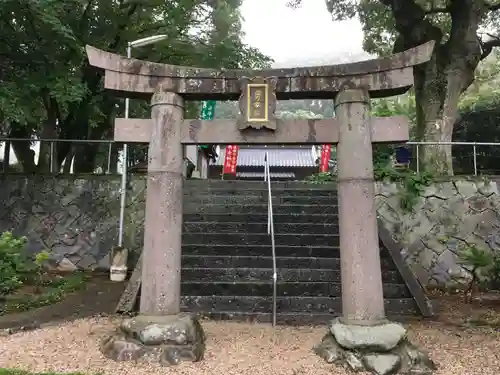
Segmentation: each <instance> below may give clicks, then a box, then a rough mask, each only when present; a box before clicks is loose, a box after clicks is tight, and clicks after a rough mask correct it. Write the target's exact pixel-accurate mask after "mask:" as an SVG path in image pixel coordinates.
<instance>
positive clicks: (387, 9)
mask: <svg viewBox="0 0 500 375" xmlns="http://www.w3.org/2000/svg"><path fill="white" fill-rule="evenodd" d="M305 1H306V0H291V1H290V2H289V6H291V7H298V6H300V4H301V3H303V2H305ZM325 2H326V5H327V9H328V11H329V12H330V13H331V15H332V17H333V19H334V20H345V19H352V18H357V19H359V20H360V21H361V25H362V28H363V31H364V41H363V48H364V50H365V51H367V52H370V53H374V54H377V55H379V56H385V55H389V54H392V53H394V52H401V51H404V50H407V49H410V48H413V47H416V46H418V45H421V44H423V43H426V42H429V41H434V42H435V46H434V50H433V53H432V56H431V59H430V60H429V61H428V62H427V63H425V64H422V65H420V66H417V67H415V69H414V70H415V72H414V73H415V74H414V81H415V85H414V88H415V98H416V103H415V104H416V105H415V107H416V110H415V112H414V113H415V117H414V119H415V124H416V126H415V128H416V131H415V132H414V135H415V137H416V138H415V140H417V141H428V142H439V141H448V142H449V141H451V140H452V134H453V127H454V124H455V119H456V117H457V115H458V112H457V109H458V108H459V107H458V105H459V100H460V97H461V95H462V94H464V92H466V90H467V89H468V87H469V86H470V85H471V83H473V79H471V78H472V77H474V75H475V74H474V73H475V71H476V68H477V67H478V64H479V63H480V61H481V60H483V59H485V58H486V57H487V56H488V55H489V54H491V53H492V51H493V50H494V48H495V47H499V46H500V38H499V35H500V2H499V0H493V1H486V2H484V1H483V2H479V1H470V2H463V3H461V4H460V5H458V4H455V2H454V1H427V0H410V1H405V2H401V1H397V0H360V1H352V0H340V1H339V0H325ZM459 8H460V10H459V11H458V9H459ZM450 72H454V73H453V74H450ZM476 78H477V75H476ZM483 83H484V82H483ZM485 86H486V85H485ZM489 86H490V90H489V91H498V90H497V89H498V84H496V85H495V84H494V83H493V84H490V85H489ZM482 95H483V94H482V93H480V94H479V95H477V96H482ZM487 96H489V97H490V95H489V94H487ZM476 102H477V100H475V99H474V98H471V99H469V100H462V104H463V105H474V103H476ZM409 117H410V118H412V116H409ZM412 119H413V118H412ZM436 125H439V126H436ZM420 150H421V152H420V159H421V160H420V162H421V165H422V166H424V165H425V167H426V168H432V169H434V170H435V171H436V172H439V173H440V174H452V173H453V163H452V160H451V157H452V155H451V153H450V152H443V149H442V148H441V147H434V146H423V147H421V149H420Z"/></svg>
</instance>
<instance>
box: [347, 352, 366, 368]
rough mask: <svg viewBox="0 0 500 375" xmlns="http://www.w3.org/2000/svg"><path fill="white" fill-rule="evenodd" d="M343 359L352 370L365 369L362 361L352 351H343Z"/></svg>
mask: <svg viewBox="0 0 500 375" xmlns="http://www.w3.org/2000/svg"><path fill="white" fill-rule="evenodd" d="M344 360H345V362H346V363H347V365H348V366H349V367H350V369H351V370H352V371H354V372H359V371H365V366H364V365H363V362H361V360H360V359H359V358H358V357H357V356H356V354H354V353H353V352H345V354H344Z"/></svg>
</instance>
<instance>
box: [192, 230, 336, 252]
mask: <svg viewBox="0 0 500 375" xmlns="http://www.w3.org/2000/svg"><path fill="white" fill-rule="evenodd" d="M266 235H267V233H266ZM184 246H197V247H233V248H235V247H238V248H239V247H241V248H248V247H262V248H270V247H271V245H270V244H269V245H245V244H237V245H229V244H207V243H201V244H197V243H189V244H182V247H184ZM275 247H279V248H292V249H295V248H307V249H330V250H340V246H317V245H307V246H305V245H276V246H275ZM189 255H195V254H189ZM207 255H212V254H207ZM203 256H205V255H203ZM249 256H252V255H249ZM254 256H255V255H254Z"/></svg>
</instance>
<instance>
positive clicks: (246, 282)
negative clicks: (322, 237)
mask: <svg viewBox="0 0 500 375" xmlns="http://www.w3.org/2000/svg"><path fill="white" fill-rule="evenodd" d="M189 269H190V268H189ZM292 269H295V268H292ZM318 270H322V271H324V270H329V268H328V269H318ZM333 271H338V270H333ZM181 284H204V285H214V284H217V285H218V284H231V285H273V282H272V281H271V280H270V281H263V280H259V281H182V280H181ZM290 284H294V285H295V284H296V285H304V284H326V285H342V283H340V282H332V281H281V282H280V281H279V279H278V282H277V283H276V285H290ZM383 284H384V285H385V286H404V287H406V284H405V283H403V282H401V283H386V282H384V283H383ZM189 297H205V298H207V297H216V296H197V295H193V296H191V295H190V296H189ZM217 297H235V298H246V297H258V296H239V295H231V296H226V295H224V296H217ZM278 297H280V298H281V297H282V298H292V297H293V298H295V296H278ZM299 297H304V296H299ZM259 298H268V297H259ZM307 298H337V297H324V296H307ZM408 298H410V297H408ZM393 299H396V298H393Z"/></svg>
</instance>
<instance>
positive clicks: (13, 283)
mask: <svg viewBox="0 0 500 375" xmlns="http://www.w3.org/2000/svg"><path fill="white" fill-rule="evenodd" d="M26 241H27V239H26V237H15V236H14V235H13V234H12V233H11V232H4V233H2V235H1V236H0V295H6V294H9V293H11V292H13V291H14V290H16V289H17V288H19V287H20V286H21V285H22V284H23V276H22V275H23V273H24V272H25V271H26V268H27V264H28V263H27V259H26V257H25V255H24V247H25V245H26Z"/></svg>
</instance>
